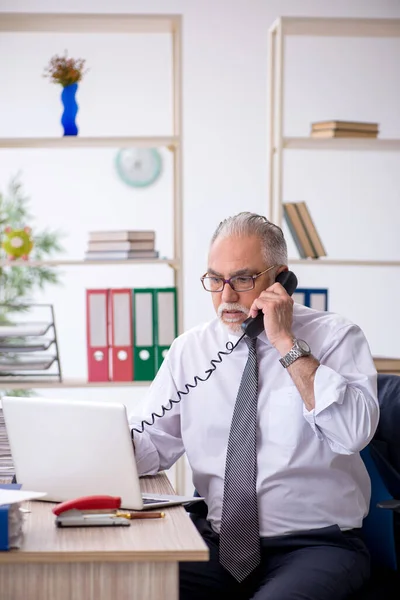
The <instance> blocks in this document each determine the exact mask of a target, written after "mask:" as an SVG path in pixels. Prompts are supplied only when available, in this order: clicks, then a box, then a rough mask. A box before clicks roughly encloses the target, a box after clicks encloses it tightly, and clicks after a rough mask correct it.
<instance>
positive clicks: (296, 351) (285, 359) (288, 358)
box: [279, 339, 311, 369]
mask: <svg viewBox="0 0 400 600" xmlns="http://www.w3.org/2000/svg"><path fill="white" fill-rule="evenodd" d="M299 342H301V344H302V346H303V347H302V346H300V344H299ZM310 354H311V350H310V347H309V346H308V344H307V343H306V342H305V341H304V340H297V339H294V340H293V347H292V348H291V350H289V352H288V353H287V354H285V356H282V358H280V359H279V362H280V363H281V365H282V366H283V367H284V368H285V369H287V367H289V366H290V365H291V364H293V363H294V361H295V360H297V359H298V358H300V357H301V356H310Z"/></svg>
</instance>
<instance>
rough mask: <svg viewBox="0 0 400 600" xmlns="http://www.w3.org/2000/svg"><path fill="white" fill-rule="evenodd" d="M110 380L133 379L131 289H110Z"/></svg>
mask: <svg viewBox="0 0 400 600" xmlns="http://www.w3.org/2000/svg"><path fill="white" fill-rule="evenodd" d="M110 316H111V319H110V324H111V326H110V331H111V380H112V381H133V358H132V354H133V342H132V330H133V321H132V290H131V289H127V288H123V289H112V290H110Z"/></svg>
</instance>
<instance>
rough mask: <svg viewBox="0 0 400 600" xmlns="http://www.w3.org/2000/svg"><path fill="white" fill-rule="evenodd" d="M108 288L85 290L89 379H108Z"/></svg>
mask: <svg viewBox="0 0 400 600" xmlns="http://www.w3.org/2000/svg"><path fill="white" fill-rule="evenodd" d="M108 324H109V290H108V289H88V290H86V342H87V361H88V380H89V381H93V382H94V381H109V380H110V375H109V372H110V369H109V365H110V358H109V353H110V345H109V337H108Z"/></svg>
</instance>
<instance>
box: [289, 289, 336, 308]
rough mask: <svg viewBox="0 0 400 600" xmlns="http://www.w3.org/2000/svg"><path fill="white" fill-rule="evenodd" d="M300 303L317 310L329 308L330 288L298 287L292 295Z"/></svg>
mask: <svg viewBox="0 0 400 600" xmlns="http://www.w3.org/2000/svg"><path fill="white" fill-rule="evenodd" d="M292 298H293V300H294V301H295V302H297V303H298V304H303V305H304V306H309V307H310V308H314V309H315V310H328V290H327V289H326V288H297V289H296V291H295V292H294V294H293V296H292Z"/></svg>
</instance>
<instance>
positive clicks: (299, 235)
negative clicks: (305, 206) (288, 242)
mask: <svg viewBox="0 0 400 600" xmlns="http://www.w3.org/2000/svg"><path fill="white" fill-rule="evenodd" d="M283 214H284V217H285V220H286V223H287V225H288V227H289V230H290V233H291V235H292V237H293V240H294V243H295V244H296V246H297V250H298V252H299V255H300V258H318V255H317V253H316V250H315V248H314V247H313V246H312V244H311V241H310V238H309V236H308V234H307V231H306V229H305V227H304V224H303V222H302V220H301V219H300V215H299V213H298V211H297V209H296V203H295V202H284V203H283Z"/></svg>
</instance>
